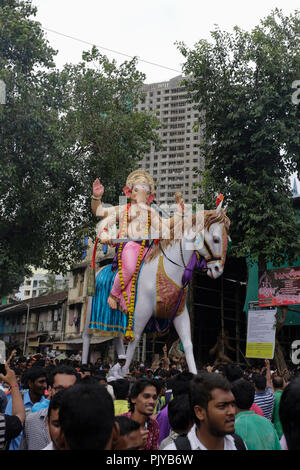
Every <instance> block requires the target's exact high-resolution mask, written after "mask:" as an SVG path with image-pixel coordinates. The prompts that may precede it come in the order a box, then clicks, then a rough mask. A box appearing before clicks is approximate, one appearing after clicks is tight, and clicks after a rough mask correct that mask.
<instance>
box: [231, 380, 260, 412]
mask: <svg viewBox="0 0 300 470" xmlns="http://www.w3.org/2000/svg"><path fill="white" fill-rule="evenodd" d="M231 391H232V393H233V395H234V398H235V402H236V405H237V407H238V408H239V409H240V410H249V409H250V408H251V406H252V404H253V402H254V396H255V388H254V387H253V385H252V384H251V383H250V382H249V381H248V380H245V379H238V380H235V381H234V382H233V384H232V387H231Z"/></svg>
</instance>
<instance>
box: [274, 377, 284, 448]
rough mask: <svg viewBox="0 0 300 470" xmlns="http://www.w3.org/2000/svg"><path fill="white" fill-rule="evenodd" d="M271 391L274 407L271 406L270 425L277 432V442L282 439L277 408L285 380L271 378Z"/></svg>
mask: <svg viewBox="0 0 300 470" xmlns="http://www.w3.org/2000/svg"><path fill="white" fill-rule="evenodd" d="M272 383H273V389H274V406H273V413H272V423H273V425H274V428H275V429H276V431H277V434H278V438H279V440H280V439H281V437H282V434H283V431H282V426H281V422H280V418H279V406H280V400H281V395H282V394H283V390H284V388H285V386H286V383H285V380H284V378H283V377H279V376H274V377H273V378H272Z"/></svg>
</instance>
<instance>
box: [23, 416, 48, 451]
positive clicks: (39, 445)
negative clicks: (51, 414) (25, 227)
mask: <svg viewBox="0 0 300 470" xmlns="http://www.w3.org/2000/svg"><path fill="white" fill-rule="evenodd" d="M47 415H48V408H43V409H42V410H40V411H36V412H35V413H30V414H29V415H28V416H27V418H26V420H25V424H24V431H23V436H22V440H21V444H20V449H19V450H42V449H44V447H46V446H47V445H48V444H49V443H50V437H49V434H48V428H47Z"/></svg>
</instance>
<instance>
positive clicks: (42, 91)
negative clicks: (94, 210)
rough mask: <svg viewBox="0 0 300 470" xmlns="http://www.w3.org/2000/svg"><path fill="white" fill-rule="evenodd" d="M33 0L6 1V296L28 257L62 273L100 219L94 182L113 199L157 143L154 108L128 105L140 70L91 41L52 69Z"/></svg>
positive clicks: (1, 121)
mask: <svg viewBox="0 0 300 470" xmlns="http://www.w3.org/2000/svg"><path fill="white" fill-rule="evenodd" d="M35 14H36V9H35V8H33V6H32V5H31V2H30V1H16V0H0V80H3V81H4V82H5V84H6V104H5V105H0V148H1V158H0V179H1V183H0V203H1V204H0V211H1V212H0V214H1V216H0V296H2V295H6V294H8V293H9V292H11V291H12V290H13V289H14V288H17V287H18V285H20V283H21V282H22V280H23V278H24V276H25V275H28V274H29V272H30V269H29V266H30V265H31V266H34V267H43V268H46V269H48V270H49V271H52V272H65V271H66V270H67V269H68V267H69V266H70V265H71V264H72V263H73V262H74V261H77V260H79V259H80V257H81V255H82V245H81V244H80V243H79V240H80V239H81V238H82V237H83V236H84V235H86V234H88V233H92V232H93V230H94V226H95V219H93V217H92V215H91V211H90V194H91V187H92V182H93V180H94V179H95V178H96V177H100V178H101V180H102V182H103V184H104V185H105V186H106V191H105V197H106V201H107V202H112V203H115V202H116V200H117V199H118V196H119V194H121V188H122V187H123V185H124V182H125V174H127V173H128V171H130V170H131V169H132V168H133V167H134V166H135V165H136V162H137V160H138V159H139V158H140V157H141V155H142V153H143V152H145V150H147V149H148V148H149V146H150V145H151V143H153V144H155V145H156V144H157V143H158V138H157V135H156V133H155V128H156V127H157V126H158V122H157V121H156V120H155V119H154V118H153V117H151V116H147V115H145V114H140V113H137V112H135V111H132V112H131V111H130V109H131V103H132V106H133V109H134V105H135V103H136V102H137V100H138V99H140V97H141V91H140V86H141V84H142V81H143V79H144V76H143V75H142V74H140V73H139V72H138V71H137V70H136V67H135V66H136V61H135V60H133V61H131V62H128V63H127V62H126V63H124V64H122V65H121V66H120V67H117V66H116V64H115V63H113V62H112V63H110V62H109V61H108V60H107V59H106V57H103V56H101V55H100V54H99V53H98V51H96V50H95V49H93V50H92V51H91V52H87V53H85V54H84V55H83V61H82V62H81V63H80V64H78V65H76V66H72V65H67V66H66V67H65V68H64V70H63V71H62V72H59V71H58V70H56V69H55V65H54V63H53V57H54V54H55V51H54V50H53V49H52V48H51V47H50V46H49V44H48V43H47V41H46V40H45V38H44V34H43V31H42V29H41V25H40V24H39V23H38V22H36V21H34V16H35Z"/></svg>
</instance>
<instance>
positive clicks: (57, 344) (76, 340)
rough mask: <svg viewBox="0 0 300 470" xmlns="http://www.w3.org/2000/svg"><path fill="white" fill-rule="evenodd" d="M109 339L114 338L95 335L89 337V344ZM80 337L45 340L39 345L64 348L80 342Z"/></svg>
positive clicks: (112, 337)
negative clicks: (63, 339)
mask: <svg viewBox="0 0 300 470" xmlns="http://www.w3.org/2000/svg"><path fill="white" fill-rule="evenodd" d="M110 339H114V336H97V337H94V338H91V341H90V344H101V343H104V342H105V341H109V340H110ZM82 342H83V340H82V338H74V339H67V340H65V341H53V342H50V341H46V342H42V343H40V346H52V347H53V348H54V349H55V348H56V347H58V349H59V350H62V351H64V350H66V349H69V348H68V346H72V344H74V345H75V344H82Z"/></svg>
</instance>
